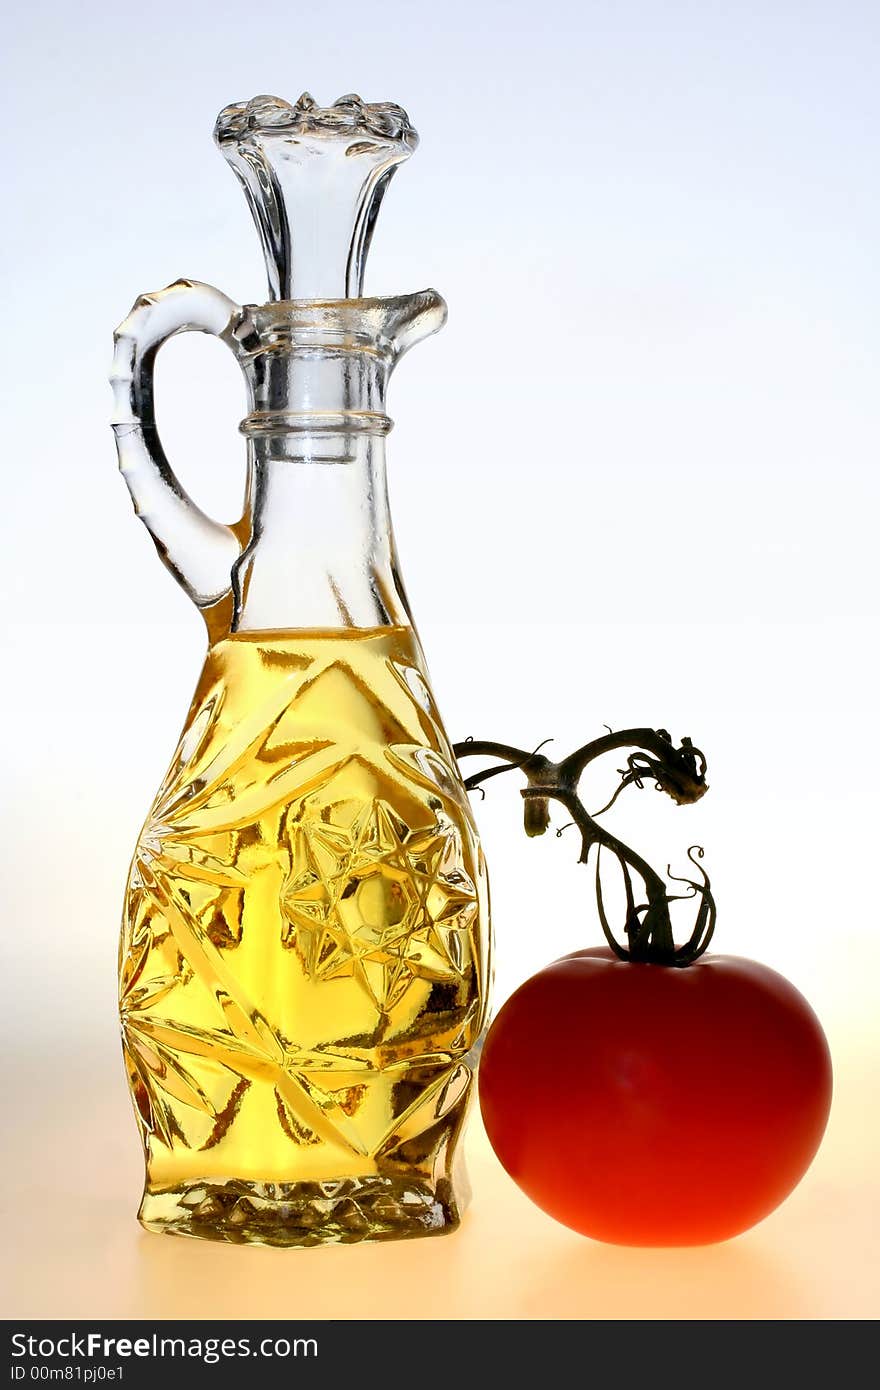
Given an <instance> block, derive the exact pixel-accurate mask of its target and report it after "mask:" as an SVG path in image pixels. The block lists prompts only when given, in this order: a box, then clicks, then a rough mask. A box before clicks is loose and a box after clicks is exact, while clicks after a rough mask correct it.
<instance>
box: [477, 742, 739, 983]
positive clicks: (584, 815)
mask: <svg viewBox="0 0 880 1390" xmlns="http://www.w3.org/2000/svg"><path fill="white" fill-rule="evenodd" d="M541 747H543V744H542V745H540V747H538V748H535V749H533V750H532V751H531V752H529V751H527V750H524V749H522V748H514V747H513V746H512V745H510V744H506V743H494V742H490V741H487V740H485V739H466V740H465V741H464V742H463V743H457V744H455V747H454V752H455V755H456V757H458V758H466V757H484V758H496V759H501V760H502V761H501V762H500V763H499V764H497V765H495V766H492V767H488V768H483V769H481V770H480V771H479V772H474V773H471V775H470V776H469V777H466V778H465V782H464V785H465V787H466V788H467V789H468V790H469V791H474V790H476V789H477V788H482V784H483V783H484V782H487V781H488V780H489V779H490V778H492V777H497V776H498V775H499V774H500V773H503V772H514V771H516V772H521V773H523V775H524V776H525V778H526V785H525V786H524V787H523V788H522V789H521V795H522V797H523V799H524V803H525V805H524V815H523V820H524V825H525V831H526V834H527V835H529V836H536V835H543V834H544V832H545V830H546V829H547V827H548V826H549V824H550V809H549V803H550V801H558V802H559V803H560V804H561V805H562V806H564V807H565V809H566V811H567V812H568V814H569V815H570V817H571V821H572V822H573V824H574V825H575V826H576V827H577V829H578V830H579V831H580V836H581V853H580V862H581V863H582V864H586V863H587V862H588V860H589V857H590V851H591V850H592V848H593V846H594V845H595V847H596V856H595V857H596V906H597V909H598V914H599V921H600V923H601V926H602V931H603V933H604V935H605V939H606V941H607V942H608V945H609V946H610V947H611V949H612V951H614V953H615V954H616V955H617V956H619V957H620V959H621V960H630V961H638V962H643V963H647V964H652V965H673V966H685V965H690V964H691V962H692V961H694V960H696V959H697V957H698V956H701V955H702V954H703V952H704V951H705V950H706V947H707V946H708V945H709V942H710V940H711V938H712V933H713V931H714V929H715V917H716V909H715V900H714V898H713V896H712V891H711V885H710V882H709V878H708V875H707V874H706V871H705V869H704V868H703V866H702V864H701V863H699V862H698V860H701V859H702V857H703V850H702V849H701V848H700V846H698V845H692V846H691V848H690V849H689V850H688V858H689V859H690V861H691V863H692V864H693V865H694V867H695V868H696V869H697V870H698V871H699V874H700V879H699V880H696V879H692V878H686V877H677V876H676V875H674V874H673V873H672V872H671V870H668V871H667V872H668V877H669V878H670V879H672V880H673V881H674V882H677V883H683V884H685V885H686V886H687V888H688V890H689V891H688V892H685V893H670V892H669V891H668V887H667V883H666V881H665V879H664V878H663V877H662V876H661V875H660V874H658V873H657V872H656V870H654V869H653V868H652V867H651V865H650V864H649V863H648V862H647V860H645V859H643V858H642V856H641V855H640V854H637V853H636V851H635V850H634V849H631V848H630V847H629V845H625V844H624V843H623V841H622V840H619V839H618V838H617V836H615V835H612V834H611V832H610V831H609V830H607V829H606V828H605V827H604V826H602V825H600V824H599V822H598V820H597V819H596V817H597V816H600V815H603V814H604V812H605V811H607V810H609V809H610V808H611V806H613V805H614V803H615V801H616V800H617V798H618V796H619V795H620V793H621V792H622V791H623V790H624V789H625V788H626V787H627V786H636V787H638V788H641V787H643V786H644V784H645V782H646V781H653V782H654V784H655V786H656V787H657V789H658V790H659V791H663V792H665V793H666V794H667V795H668V796H670V797H671V798H672V800H673V801H675V802H676V803H677V804H678V805H680V806H685V805H690V804H692V803H693V802H695V801H699V799H700V797H702V796H704V795H705V793H706V791H707V790H708V788H707V783H706V759H705V756H704V755H703V753H701V751H700V750H699V748H695V747H694V745H693V743H692V742H691V740H690V739H689V738H683V739H682V741H681V744H680V746H679V747H678V748H676V747H675V745H674V744H673V742H672V739H671V737H670V735H669V734H668V733H667V732H666V730H665V729H623V730H619V731H618V732H616V733H615V732H614V731H613V730H610V729H609V731H608V733H607V734H604V735H603V736H602V737H601V738H597V739H593V740H592V742H590V743H586V744H584V745H583V747H581V748H577V749H575V751H574V752H573V753H570V754H569V755H568V756H567V757H566V758H563V759H562V761H561V762H554V761H553V760H552V759H550V758H548V757H547V756H546V754H543V753H542V752H541V751H540V748H541ZM619 748H634V749H636V750H637V751H635V752H633V753H630V755H629V757H628V758H627V765H626V767H625V768H620V769H619V773H620V778H621V780H620V784H619V785H618V787H617V789H616V790H615V792H614V795H613V796H612V797H611V800H610V801H609V802H608V803H607V805H605V806H603V807H602V809H601V810H600V811H596V812H594V813H593V814H590V812H589V811H588V810H587V808H586V806H585V805H584V803H583V801H582V800H581V797H580V794H579V791H578V786H579V783H580V779H581V777H582V776H583V773H584V770H585V769H586V768H587V767H588V766H589V764H590V763H592V762H594V761H595V760H596V759H597V758H600V757H602V756H603V755H604V754H606V753H609V752H612V751H614V750H616V749H619ZM557 833H558V834H561V831H559V832H557ZM603 851H604V852H606V853H607V854H610V855H611V857H612V858H613V859H614V860H616V862H617V864H618V866H619V868H620V870H621V873H622V876H623V886H624V893H625V896H626V916H625V920H624V925H623V933H622V935H623V938H624V940H623V941H622V940H619V939H618V937H617V936H616V935H615V933H614V931H613V930H612V928H611V925H610V923H609V921H608V916H607V913H606V911H605V901H604V896H603V891H602V875H601V857H602V853H603ZM695 856H696V857H695ZM638 881H641V886H642V890H643V892H644V895H645V898H646V901H644V902H641V901H637V895H636V883H637V882H638ZM638 896H639V897H641V894H639V895H638ZM682 898H696V899H698V900H699V909H698V912H697V916H696V920H695V922H694V926H693V929H692V931H691V934H690V937H689V938H688V940H687V941H686V942H685V944H684V945H683V946H676V944H675V938H674V936H673V931H672V919H671V916H670V911H669V908H670V904H671V903H673V902H677V901H679V900H681V899H682Z"/></svg>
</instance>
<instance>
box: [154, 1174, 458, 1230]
mask: <svg viewBox="0 0 880 1390" xmlns="http://www.w3.org/2000/svg"><path fill="white" fill-rule="evenodd" d="M138 1220H139V1221H140V1223H141V1225H142V1226H143V1227H144V1228H145V1229H146V1230H148V1231H157V1232H160V1233H165V1234H168V1235H178V1236H192V1237H195V1238H197V1239H200V1240H220V1241H228V1242H231V1243H232V1244H235V1245H274V1246H283V1247H296V1246H312V1245H347V1244H351V1243H353V1242H355V1241H362V1240H404V1239H408V1238H411V1237H413V1236H433V1235H445V1234H447V1233H448V1232H450V1231H454V1230H455V1229H456V1227H457V1226H458V1225H459V1222H460V1220H461V1203H460V1202H458V1201H457V1200H456V1197H455V1194H454V1192H453V1190H452V1184H451V1183H450V1182H449V1181H448V1180H445V1179H443V1180H441V1181H440V1182H439V1183H438V1184H437V1185H436V1187H433V1186H431V1185H430V1184H429V1183H428V1182H426V1181H425V1180H424V1179H417V1178H400V1177H393V1178H389V1177H377V1176H372V1177H364V1178H341V1179H339V1180H337V1181H335V1182H294V1183H272V1182H240V1181H232V1180H230V1181H228V1182H225V1183H224V1182H220V1183H217V1182H191V1183H186V1184H183V1185H182V1186H180V1187H173V1188H158V1189H155V1190H154V1191H149V1192H145V1193H144V1197H143V1201H142V1202H141V1208H140V1211H139V1212H138Z"/></svg>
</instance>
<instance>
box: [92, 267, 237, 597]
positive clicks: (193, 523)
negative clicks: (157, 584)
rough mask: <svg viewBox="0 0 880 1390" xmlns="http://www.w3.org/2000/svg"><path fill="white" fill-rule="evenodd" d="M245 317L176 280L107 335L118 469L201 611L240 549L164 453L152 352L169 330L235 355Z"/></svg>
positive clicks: (202, 289)
mask: <svg viewBox="0 0 880 1390" xmlns="http://www.w3.org/2000/svg"><path fill="white" fill-rule="evenodd" d="M245 321H246V320H245V313H244V310H243V309H241V308H240V306H239V305H237V304H234V303H233V301H232V300H231V299H228V298H227V297H226V295H225V294H221V292H220V291H219V290H215V289H214V288H213V287H212V286H211V285H204V284H202V283H201V282H200V281H198V280H176V281H175V282H174V284H173V285H169V286H168V287H167V289H164V290H157V291H155V292H154V293H152V294H143V295H141V296H140V298H139V299H137V300H136V301H135V304H134V307H133V308H132V311H131V313H130V314H129V315H128V317H127V318H126V319H124V320H123V322H122V323H121V324H120V325H119V327H118V328H117V330H116V332H115V334H114V335H113V341H114V344H115V354H114V358H113V370H112V373H111V376H110V381H111V384H112V386H113V390H114V414H113V432H114V434H115V436H116V449H117V452H118V454H119V468H120V472H121V473H122V476H123V478H124V479H125V481H126V484H127V486H128V490H129V492H130V493H131V498H132V501H133V502H134V509H135V512H136V513H137V515H138V516H139V517H140V519H141V521H142V522H143V523H144V525H145V526H146V528H147V530H148V531H149V533H150V535H151V536H152V538H153V542H154V544H155V546H156V550H157V551H158V553H159V557H160V559H161V560H162V562H163V563H164V564H165V565H166V566H167V567H168V569H169V570H170V571H171V573H172V574H173V575H174V577H175V579H176V580H177V582H178V583H179V584H180V585H181V586H182V588H183V589H184V590H185V591H186V593H187V594H189V596H190V598H191V599H192V600H193V602H194V603H195V604H196V605H197V606H198V607H199V608H202V609H204V608H210V607H211V606H213V605H214V604H216V603H217V602H218V601H219V600H220V599H222V598H223V597H224V596H225V595H226V594H228V593H229V590H230V587H231V571H232V567H233V565H234V564H235V562H236V560H237V559H238V557H239V555H240V553H241V548H242V547H241V544H240V542H239V539H238V537H237V535H236V533H235V531H234V530H233V528H232V527H230V526H225V525H223V524H222V523H221V522H219V521H214V520H213V518H212V517H209V516H207V515H206V514H205V513H204V512H203V511H202V510H201V508H200V507H199V506H197V505H196V503H195V502H194V501H193V500H192V498H191V497H190V496H189V494H188V493H187V492H186V490H185V488H184V487H183V486H182V485H181V483H180V482H179V481H178V479H177V477H176V476H175V474H174V470H173V469H172V467H171V465H170V464H169V462H168V459H167V458H166V457H165V451H164V450H163V448H162V444H161V441H160V439H159V433H158V430H157V428H156V418H155V413H154V407H153V371H154V366H155V361H156V353H157V352H158V351H159V348H160V347H161V346H162V344H163V343H165V342H167V341H168V339H169V338H171V337H173V336H174V334H175V333H186V332H196V333H212V334H214V335H215V337H218V338H220V339H221V340H222V341H223V342H225V343H226V344H227V346H228V347H230V348H231V349H232V351H233V352H235V353H236V356H238V352H239V342H238V338H237V336H236V333H237V332H240V331H241V329H242V325H243V324H244V323H245Z"/></svg>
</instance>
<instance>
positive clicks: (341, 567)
mask: <svg viewBox="0 0 880 1390" xmlns="http://www.w3.org/2000/svg"><path fill="white" fill-rule="evenodd" d="M247 314H248V318H247V320H246V321H245V322H244V323H243V324H242V328H241V331H240V333H239V356H240V361H241V363H242V366H243V369H244V372H245V375H246V378H247V383H248V395H249V404H250V410H249V413H248V415H247V417H246V419H245V420H244V421H243V422H242V425H241V429H242V432H243V434H244V435H245V436H246V438H247V440H248V463H249V485H248V506H247V513H246V517H245V518H244V521H243V525H242V529H243V530H244V532H245V533H246V534H247V533H249V538H248V540H247V543H246V545H245V548H244V550H243V551H242V553H241V555H240V557H239V559H238V560H237V561H236V563H235V566H234V569H233V573H232V619H231V629H232V631H233V632H248V631H251V632H252V631H265V630H268V629H273V630H287V631H289V630H304V629H311V630H315V629H321V630H326V629H336V628H345V627H358V628H374V627H386V626H389V625H393V626H398V625H409V624H410V616H409V610H408V606H407V601H406V596H405V593H404V590H403V585H402V582H401V579H400V573H399V567H398V564H397V556H396V553H395V547H394V539H393V535H392V530H391V519H390V516H389V512H388V494H387V486H386V479H385V436H386V435H387V434H388V432H389V430H390V429H391V420H390V419H389V418H388V416H387V414H386V413H385V396H386V391H387V386H388V378H389V376H390V374H391V370H392V368H393V366H394V364H395V362H396V361H397V360H398V359H399V357H400V356H401V354H402V353H403V352H404V351H406V349H407V347H409V346H410V344H411V342H417V341H418V340H419V339H420V338H421V337H424V336H425V334H426V333H427V332H433V331H434V330H435V329H436V328H437V327H438V326H439V325H440V323H442V321H443V318H444V316H445V306H444V305H443V302H442V300H440V299H439V296H437V295H435V294H434V293H433V291H425V292H423V293H422V294H420V295H411V296H406V297H405V298H401V299H398V300H350V301H338V302H331V301H327V302H318V301H308V302H306V301H303V302H289V303H286V304H281V303H277V304H271V305H261V306H249V308H248V310H247Z"/></svg>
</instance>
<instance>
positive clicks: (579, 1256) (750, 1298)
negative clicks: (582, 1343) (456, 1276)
mask: <svg viewBox="0 0 880 1390" xmlns="http://www.w3.org/2000/svg"><path fill="white" fill-rule="evenodd" d="M532 1274H533V1278H532V1280H531V1281H530V1287H529V1288H528V1290H526V1291H524V1292H523V1295H522V1302H521V1306H520V1308H519V1309H518V1312H519V1316H521V1317H525V1318H528V1317H534V1316H535V1313H534V1311H533V1310H534V1309H535V1308H537V1307H538V1306H540V1308H541V1309H542V1310H544V1311H542V1313H541V1314H540V1316H543V1317H548V1316H549V1317H552V1318H564V1319H573V1318H589V1319H632V1320H643V1319H644V1320H647V1319H658V1318H660V1319H683V1320H688V1319H696V1320H700V1319H744V1320H756V1319H762V1318H764V1319H781V1320H789V1319H793V1320H796V1319H802V1318H810V1317H814V1316H816V1311H815V1306H814V1299H813V1297H812V1295H811V1291H810V1288H809V1285H808V1284H807V1282H806V1281H805V1280H804V1279H803V1278H802V1277H801V1275H800V1274H799V1272H798V1269H797V1267H796V1265H794V1264H793V1263H792V1264H791V1265H788V1264H786V1263H785V1261H784V1260H783V1259H781V1258H780V1257H779V1256H778V1255H776V1254H775V1253H773V1252H771V1251H769V1250H767V1249H766V1247H763V1246H762V1245H761V1244H760V1243H759V1239H758V1238H757V1237H755V1236H750V1235H747V1236H741V1237H738V1238H737V1239H736V1240H730V1241H724V1242H723V1243H721V1244H719V1245H706V1246H697V1247H694V1248H692V1249H656V1250H654V1249H650V1250H649V1249H646V1250H642V1249H634V1248H630V1247H625V1246H618V1245H603V1244H600V1243H599V1242H596V1241H591V1240H588V1239H586V1238H583V1237H581V1238H580V1239H577V1238H575V1243H573V1244H571V1245H567V1246H566V1248H565V1249H564V1250H560V1249H559V1248H558V1247H557V1249H556V1250H555V1251H554V1252H553V1258H552V1259H551V1258H548V1259H547V1260H545V1261H542V1262H541V1264H540V1266H539V1267H536V1268H535V1267H533V1270H532ZM551 1290H554V1291H556V1292H555V1296H554V1297H553V1298H552V1304H553V1311H552V1312H549V1313H548V1312H547V1311H546V1310H547V1306H548V1295H549V1294H550V1291H551Z"/></svg>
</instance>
